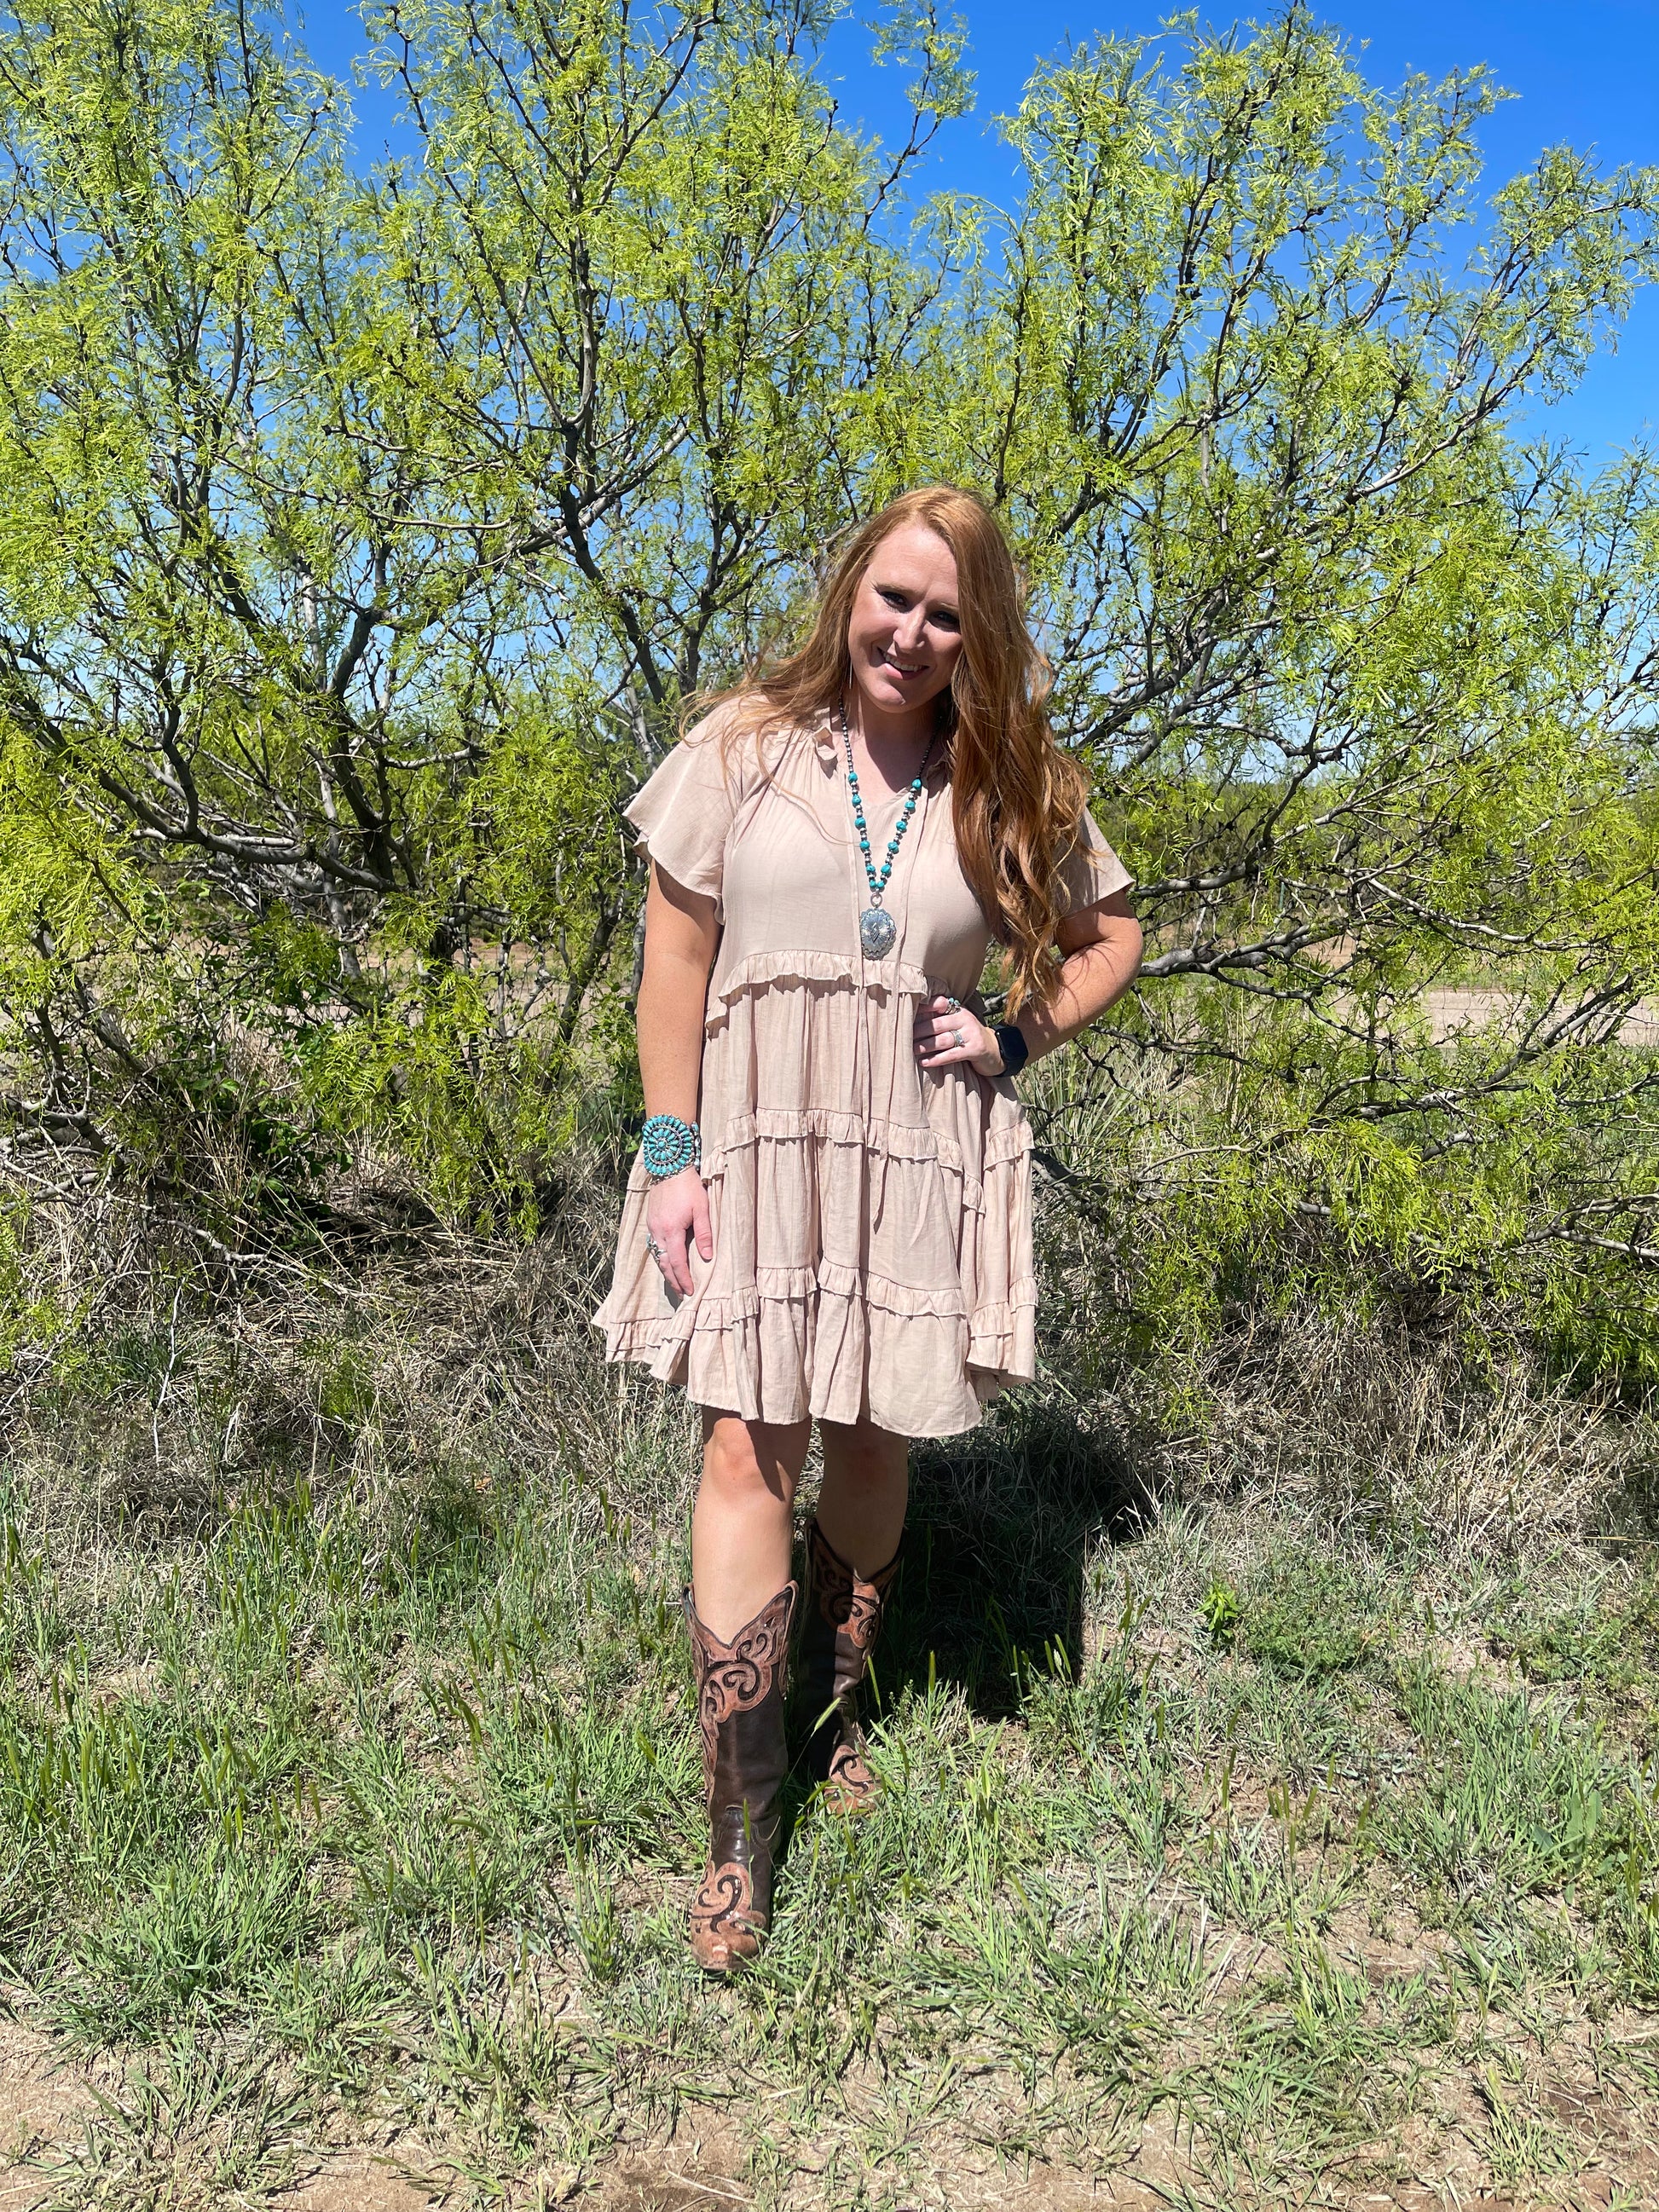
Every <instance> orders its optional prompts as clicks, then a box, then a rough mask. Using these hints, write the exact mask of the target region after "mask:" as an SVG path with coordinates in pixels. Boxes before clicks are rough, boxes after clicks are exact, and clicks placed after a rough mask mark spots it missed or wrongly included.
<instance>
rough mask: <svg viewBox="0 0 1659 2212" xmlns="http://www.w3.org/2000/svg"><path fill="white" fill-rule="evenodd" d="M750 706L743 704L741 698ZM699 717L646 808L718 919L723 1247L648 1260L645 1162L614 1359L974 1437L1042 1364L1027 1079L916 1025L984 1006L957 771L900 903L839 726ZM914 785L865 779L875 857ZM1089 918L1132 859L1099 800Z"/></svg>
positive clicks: (1073, 887) (729, 1405)
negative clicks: (865, 839)
mask: <svg viewBox="0 0 1659 2212" xmlns="http://www.w3.org/2000/svg"><path fill="white" fill-rule="evenodd" d="M731 711H732V710H730V709H726V710H723V712H724V713H730V712H731ZM723 726H724V724H723V721H722V720H721V717H720V715H718V714H717V715H716V716H714V717H711V718H710V720H708V721H707V722H705V723H703V724H702V725H701V726H699V728H697V729H696V730H694V731H692V732H690V734H689V735H688V736H687V737H685V738H684V739H682V741H681V742H680V743H679V744H678V745H677V746H675V748H674V750H672V751H671V753H670V754H669V756H668V757H667V758H666V759H665V761H664V762H663V763H662V764H661V766H660V767H659V769H657V770H656V772H655V773H654V775H652V777H651V778H650V780H649V781H647V783H646V784H645V785H644V786H643V787H642V788H641V790H640V791H639V793H637V794H636V795H635V798H634V799H632V800H631V801H630V803H629V805H628V806H627V808H626V809H625V810H624V811H625V813H626V815H627V817H628V819H629V821H630V822H631V823H633V824H634V826H635V829H636V830H637V831H638V832H639V836H640V842H641V844H642V846H643V847H644V848H645V849H646V850H647V852H648V853H649V854H650V855H651V857H652V859H653V860H654V861H655V862H656V864H657V866H658V867H659V869H660V870H661V872H663V873H664V874H665V875H667V876H670V877H672V878H674V880H675V881H676V882H678V883H679V884H684V886H685V887H686V888H687V889H688V890H693V891H699V892H702V893H705V894H707V895H708V896H712V897H713V898H714V900H715V901H716V902H717V908H716V910H717V914H718V916H719V919H720V923H721V934H720V944H719V947H718V950H717V951H716V954H715V957H714V967H713V969H712V971H711V973H710V975H709V979H708V999H707V1001H706V1006H705V1012H704V1020H703V1054H702V1098H701V1103H700V1107H699V1115H698V1118H699V1122H700V1126H701V1129H702V1173H703V1179H704V1181H705V1182H706V1183H707V1185H708V1201H709V1215H710V1220H711V1225H712V1227H713V1231H714V1258H713V1259H712V1261H704V1260H703V1259H702V1257H701V1256H700V1255H699V1254H698V1252H697V1249H696V1243H695V1242H694V1243H692V1245H691V1248H690V1267H691V1277H692V1289H691V1291H690V1294H689V1295H684V1296H681V1295H678V1294H675V1293H673V1292H671V1291H669V1289H668V1287H667V1285H665V1283H664V1281H663V1279H662V1276H661V1274H660V1273H659V1270H658V1267H657V1266H656V1263H655V1261H653V1259H652V1257H651V1255H650V1253H649V1252H648V1251H647V1249H646V1218H645V1208H646V1200H647V1197H648V1196H649V1194H650V1190H651V1181H650V1177H649V1176H647V1173H646V1171H645V1168H644V1166H643V1164H641V1162H640V1161H638V1160H636V1161H635V1164H634V1168H633V1170H632V1172H631V1174H630V1176H629V1182H628V1190H627V1195H626V1198H625V1200H624V1203H623V1217H622V1225H621V1230H620V1233H619V1236H618V1239H617V1264H616V1273H615V1276H614V1279H613V1280H612V1283H611V1291H610V1295H609V1296H608V1297H606V1298H605V1303H604V1304H602V1305H601V1306H600V1308H599V1311H598V1312H597V1313H596V1314H595V1315H594V1316H593V1319H594V1322H595V1324H596V1325H597V1326H598V1327H599V1328H602V1329H603V1330H604V1331H605V1357H606V1358H607V1359H611V1360H638V1361H641V1362H643V1363H644V1364H646V1365H647V1366H648V1367H649V1369H650V1370H651V1372H652V1374H653V1375H654V1376H657V1377H658V1378H659V1380H660V1381H662V1382H664V1383H683V1384H684V1386H685V1388H686V1389H687V1391H688V1392H689V1394H690V1396H691V1398H692V1399H693V1400H695V1401H696V1402H697V1403H699V1404H701V1405H705V1406H712V1407H720V1408H722V1409H724V1410H725V1411H726V1412H729V1413H740V1414H742V1415H743V1416H744V1419H749V1420H763V1421H780V1422H781V1421H797V1420H800V1419H804V1418H805V1416H806V1415H808V1414H811V1415H812V1416H814V1417H816V1418H817V1419H824V1420H830V1421H844V1422H851V1421H854V1420H857V1419H860V1416H862V1415H866V1414H867V1416H868V1417H869V1419H871V1420H872V1421H873V1422H874V1423H875V1424H876V1425H878V1427H880V1428H884V1429H889V1430H891V1431H894V1432H895V1433H896V1434H898V1435H901V1436H906V1437H942V1436H951V1435H954V1434H956V1433H957V1432H958V1431H962V1430H964V1429H970V1428H972V1427H974V1426H975V1424H976V1423H977V1422H978V1420H979V1419H980V1415H981V1410H982V1408H983V1407H985V1406H986V1405H987V1403H988V1402H989V1401H991V1400H992V1399H993V1398H994V1397H995V1396H996V1395H998V1393H999V1392H1000V1390H1002V1389H1004V1388H1006V1386H1007V1385H1009V1384H1012V1383H1023V1382H1029V1381H1030V1379H1031V1377H1032V1376H1033V1375H1034V1373H1035V1372H1036V1357H1035V1330H1034V1319H1035V1310H1036V1281H1035V1279H1034V1277H1033V1274H1032V1258H1031V1133H1030V1127H1029V1125H1028V1123H1027V1121H1026V1119H1025V1115H1024V1111H1023V1109H1021V1107H1020V1104H1019V1102H1018V1098H1017V1097H1015V1095H1014V1087H1013V1085H1012V1082H1011V1081H1010V1080H1009V1079H1007V1078H1006V1076H1005V1077H1000V1078H997V1079H991V1078H989V1077H987V1076H983V1075H978V1074H975V1073H974V1071H973V1070H972V1069H971V1068H969V1067H968V1066H963V1065H961V1064H958V1065H955V1066H949V1067H944V1068H939V1069H927V1068H924V1067H923V1066H921V1063H920V1061H919V1060H918V1059H917V1057H916V1051H915V1042H914V1038H913V1035H912V1031H913V1026H914V1023H915V1013H916V1009H917V1006H918V1005H919V1004H920V1003H921V1001H922V1000H925V999H928V998H931V997H933V995H934V994H938V993H941V992H943V993H948V994H951V995H953V996H954V997H956V998H957V999H959V1000H961V1001H962V1002H963V1005H964V1006H968V1007H970V1008H972V1009H973V1011H974V1012H975V1013H979V1014H981V1017H982V1012H983V1009H982V1006H981V1002H980V1000H979V999H978V997H977V996H976V986H977V984H978V982H979V979H980V974H981V969H982V968H983V966H984V962H985V957H986V953H987V950H988V948H989V945H990V941H991V932H990V929H989V927H988V926H987V921H986V918H985V915H984V914H983V913H982V911H981V908H980V906H979V902H978V901H977V900H976V898H975V896H974V893H973V891H972V890H971V889H970V887H969V884H968V881H967V878H965V877H964V875H963V872H962V867H961V865H960V862H959V861H958V860H957V848H956V838H955V835H954V831H953V828H952V823H951V792H950V776H949V769H948V763H946V761H945V759H944V758H943V757H942V756H941V757H938V758H937V759H936V761H935V763H934V765H933V768H932V769H931V770H930V771H929V773H928V775H927V777H926V778H925V780H924V786H923V789H922V792H921V797H920V799H919V800H918V803H917V806H916V810H915V814H914V815H913V816H912V817H911V821H910V827H909V829H908V831H907V832H906V834H905V836H904V838H903V841H902V843H901V844H900V847H899V850H898V856H897V860H896V864H895V866H894V869H893V873H892V876H891V878H890V881H889V884H888V888H887V893H886V896H885V898H884V905H885V907H886V908H887V910H888V912H889V913H890V914H891V915H892V916H893V919H894V921H896V923H897V925H898V935H897V938H896V941H895V943H894V945H893V947H892V949H891V951H890V952H889V953H887V954H886V955H885V956H884V957H883V958H881V959H879V960H872V959H870V958H868V957H866V955H865V954H864V953H863V952H862V951H860V944H859V915H860V912H861V911H862V910H863V908H865V907H866V906H867V905H868V903H869V887H868V883H867V880H866V876H865V872H864V866H863V861H862V856H861V855H860V852H859V848H858V842H857V836H856V832H855V831H854V827H853V815H852V807H851V803H850V800H849V799H848V789H847V778H846V772H845V766H844V763H843V759H842V752H841V748H840V744H839V742H838V739H837V738H836V735H835V733H834V732H832V730H831V727H830V725H829V719H828V717H825V718H824V719H823V720H822V721H821V722H819V723H817V725H815V726H810V727H797V728H793V729H790V730H787V731H784V732H777V731H773V732H768V733H767V734H766V735H765V736H764V737H763V738H761V739H760V740H759V741H758V742H757V739H756V738H754V737H753V736H752V735H748V734H745V735H744V736H743V737H741V738H737V739H735V740H734V741H733V742H732V746H731V748H730V750H729V754H728V755H727V756H726V757H722V748H721V746H720V730H721V728H722V727H723ZM905 795H906V794H905V793H903V792H901V793H897V794H896V795H895V796H894V797H893V798H892V799H890V800H886V801H884V800H882V799H878V798H877V797H876V795H875V793H873V792H872V790H870V789H868V788H866V792H865V794H864V802H865V813H866V818H867V820H868V822H869V825H870V843H871V847H872V851H873V852H874V853H876V854H879V853H881V852H882V851H883V850H884V848H885V846H886V844H887V841H888V839H889V838H890V836H891V835H892V832H893V828H894V825H895V824H896V822H897V820H898V817H899V811H900V808H901V806H902V804H903V799H904V797H905ZM1084 838H1085V842H1084V843H1083V844H1081V845H1079V848H1077V850H1076V851H1075V852H1074V853H1073V855H1072V857H1071V860H1070V861H1069V862H1068V863H1067V866H1066V871H1065V887H1066V900H1065V904H1066V909H1067V911H1070V912H1075V911H1076V910H1077V909H1078V908H1082V907H1085V906H1090V905H1092V904H1094V903H1095V902H1097V901H1098V900H1101V899H1103V898H1107V897H1109V896H1110V895H1111V894H1112V893H1113V892H1114V891H1117V890H1122V889H1124V888H1125V887H1126V886H1127V884H1128V882H1129V880H1130V878H1129V876H1128V873H1127V871H1126V870H1125V868H1124V867H1123V866H1122V864H1121V861H1120V860H1118V858H1117V856H1116V854H1114V853H1113V851H1112V850H1111V848H1110V847H1109V845H1108V844H1107V843H1106V842H1105V840H1104V838H1103V837H1102V836H1101V834H1100V831H1099V829H1097V827H1096V825H1095V824H1094V823H1093V822H1092V820H1091V819H1090V818H1089V817H1087V816H1086V815H1085V817H1084Z"/></svg>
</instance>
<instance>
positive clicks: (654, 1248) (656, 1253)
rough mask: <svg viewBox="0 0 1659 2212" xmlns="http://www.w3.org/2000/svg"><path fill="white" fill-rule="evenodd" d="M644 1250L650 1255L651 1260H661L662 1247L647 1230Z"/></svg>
mask: <svg viewBox="0 0 1659 2212" xmlns="http://www.w3.org/2000/svg"><path fill="white" fill-rule="evenodd" d="M645 1249H646V1250H647V1252H648V1253H649V1254H650V1255H651V1256H652V1258H653V1260H660V1259H661V1257H662V1246H661V1245H660V1244H659V1243H658V1242H657V1240H656V1238H655V1237H653V1235H652V1234H651V1232H650V1231H649V1230H648V1229H647V1231H646V1232H645Z"/></svg>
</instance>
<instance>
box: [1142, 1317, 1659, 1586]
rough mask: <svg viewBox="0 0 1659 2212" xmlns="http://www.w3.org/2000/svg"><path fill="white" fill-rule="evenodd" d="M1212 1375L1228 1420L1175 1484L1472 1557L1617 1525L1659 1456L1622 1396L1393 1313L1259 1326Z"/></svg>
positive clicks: (1214, 1404)
mask: <svg viewBox="0 0 1659 2212" xmlns="http://www.w3.org/2000/svg"><path fill="white" fill-rule="evenodd" d="M1196 1364H1197V1367H1198V1375H1199V1380H1200V1383H1201V1385H1202V1389H1203V1391H1204V1393H1205V1395H1206V1397H1207V1399H1208V1401H1209V1405H1210V1408H1211V1411H1210V1417H1209V1419H1207V1420H1206V1423H1205V1424H1204V1425H1203V1428H1202V1431H1201V1432H1200V1433H1198V1434H1195V1435H1193V1436H1190V1437H1174V1438H1171V1439H1170V1441H1169V1442H1168V1443H1165V1444H1164V1446H1163V1447H1162V1448H1161V1449H1160V1451H1159V1453H1158V1472H1159V1475H1160V1477H1161V1479H1162V1480H1164V1481H1166V1482H1168V1483H1169V1484H1170V1486H1172V1487H1175V1488H1176V1489H1178V1490H1179V1491H1180V1492H1182V1494H1183V1495H1185V1496H1188V1497H1189V1498H1194V1499H1198V1498H1204V1497H1212V1498H1214V1497H1218V1496H1228V1497H1232V1498H1240V1497H1246V1496H1248V1497H1250V1498H1255V1499H1257V1500H1259V1501H1260V1502H1261V1503H1262V1504H1265V1505H1271V1506H1274V1507H1279V1508H1285V1507H1288V1508H1291V1509H1296V1510H1300V1511H1301V1512H1303V1513H1304V1514H1316V1515H1317V1516H1318V1517H1319V1518H1320V1519H1321V1521H1322V1522H1323V1523H1324V1525H1326V1526H1327V1527H1332V1526H1334V1527H1336V1528H1344V1527H1352V1528H1353V1530H1354V1532H1355V1533H1356V1534H1370V1535H1372V1536H1379V1535H1386V1534H1391V1533H1398V1534H1411V1535H1414V1536H1418V1537H1422V1538H1426V1539H1428V1540H1430V1541H1432V1542H1433V1543H1434V1544H1436V1545H1437V1546H1439V1547H1444V1548H1445V1549H1448V1550H1450V1551H1455V1552H1456V1553H1460V1554H1463V1555H1491V1556H1505V1555H1513V1554H1514V1553H1517V1552H1524V1551H1526V1550H1527V1549H1528V1548H1529V1547H1533V1546H1534V1545H1536V1544H1537V1543H1538V1542H1539V1541H1543V1540H1547V1539H1550V1538H1562V1537H1566V1538H1571V1537H1579V1538H1583V1537H1589V1536H1594V1535H1596V1534H1601V1533H1604V1532H1606V1531H1607V1530H1608V1529H1609V1528H1611V1527H1612V1525H1613V1522H1614V1521H1615V1520H1616V1519H1618V1518H1620V1516H1624V1515H1626V1513H1627V1511H1628V1510H1629V1507H1630V1505H1631V1504H1632V1501H1635V1500H1638V1499H1639V1498H1641V1497H1642V1496H1643V1495H1644V1493H1645V1492H1646V1489H1647V1487H1648V1486H1649V1483H1650V1475H1651V1471H1652V1468H1653V1467H1654V1464H1655V1457H1656V1450H1659V1429H1656V1426H1655V1424H1654V1422H1653V1421H1652V1419H1651V1418H1650V1417H1647V1416H1644V1415H1643V1414H1642V1413H1632V1412H1631V1411H1630V1410H1629V1409H1628V1408H1626V1407H1621V1406H1620V1405H1619V1404H1618V1402H1617V1401H1616V1399H1615V1397H1614V1395H1613V1393H1612V1392H1611V1391H1607V1392H1601V1393H1597V1392H1577V1393H1576V1392H1573V1391H1571V1390H1569V1389H1566V1388H1565V1387H1564V1386H1562V1385H1561V1384H1559V1383H1553V1384H1552V1383H1549V1382H1548V1381H1547V1380H1546V1379H1545V1378H1543V1377H1542V1376H1541V1375H1540V1374H1539V1373H1538V1371H1537V1370H1536V1367H1535V1365H1534V1364H1533V1363H1531V1362H1529V1361H1528V1360H1526V1359H1524V1358H1522V1357H1521V1356H1520V1355H1519V1354H1518V1353H1517V1354H1516V1355H1515V1356H1513V1357H1512V1358H1506V1359H1502V1360H1498V1361H1495V1362H1493V1363H1492V1364H1490V1365H1486V1366H1477V1365H1475V1364H1473V1363H1472V1362H1471V1360H1470V1359H1469V1358H1468V1353H1467V1351H1466V1350H1465V1348H1464V1347H1463V1346H1461V1345H1460V1344H1458V1343H1457V1342H1456V1341H1455V1340H1430V1339H1425V1336H1424V1334H1421V1333H1417V1332H1413V1331H1411V1330H1409V1329H1407V1328H1406V1327H1404V1326H1402V1325H1401V1324H1399V1323H1391V1322H1388V1321H1385V1320H1375V1319H1369V1318H1367V1319H1362V1318H1360V1317H1358V1316H1337V1317H1334V1318H1332V1317H1330V1316H1323V1315H1318V1314H1311V1313H1304V1314H1300V1315H1296V1316H1292V1317H1291V1319H1290V1320H1288V1321H1286V1322H1266V1321H1263V1320H1260V1319H1256V1318H1252V1319H1250V1320H1249V1321H1248V1322H1245V1323H1244V1324H1243V1326H1242V1327H1240V1328H1235V1329H1233V1330H1231V1331H1229V1332H1228V1333H1226V1334H1224V1335H1222V1336H1221V1337H1219V1338H1218V1340H1215V1341H1214V1342H1213V1343H1212V1344H1211V1345H1209V1346H1206V1348H1205V1350H1204V1351H1203V1352H1202V1353H1201V1354H1200V1357H1199V1358H1198V1361H1197V1363H1196Z"/></svg>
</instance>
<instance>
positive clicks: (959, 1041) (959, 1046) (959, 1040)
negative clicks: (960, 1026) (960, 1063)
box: [951, 1030, 962, 1052]
mask: <svg viewBox="0 0 1659 2212" xmlns="http://www.w3.org/2000/svg"><path fill="white" fill-rule="evenodd" d="M951 1036H953V1037H955V1039H956V1041H957V1051H958V1052H960V1051H961V1049H962V1031H961V1030H951Z"/></svg>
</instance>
